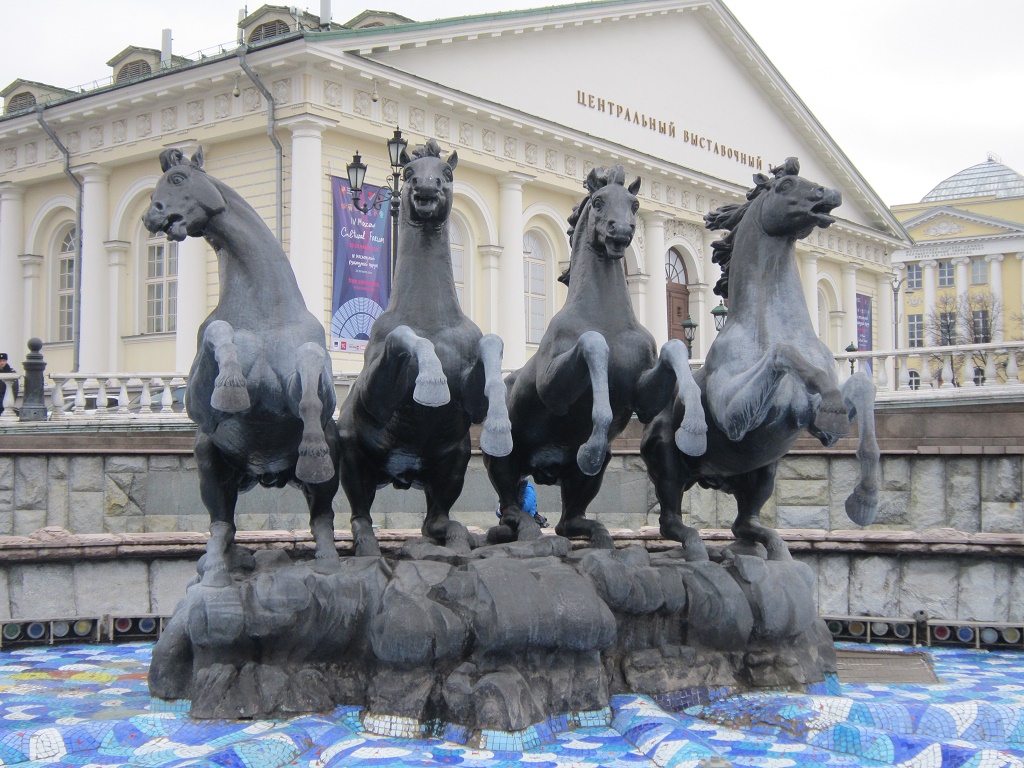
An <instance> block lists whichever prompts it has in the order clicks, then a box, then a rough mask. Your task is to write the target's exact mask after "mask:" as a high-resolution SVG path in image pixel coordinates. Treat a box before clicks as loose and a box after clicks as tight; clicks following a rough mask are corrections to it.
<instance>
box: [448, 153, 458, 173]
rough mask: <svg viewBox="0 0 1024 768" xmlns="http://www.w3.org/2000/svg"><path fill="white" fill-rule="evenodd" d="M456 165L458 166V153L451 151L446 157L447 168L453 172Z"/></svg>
mask: <svg viewBox="0 0 1024 768" xmlns="http://www.w3.org/2000/svg"><path fill="white" fill-rule="evenodd" d="M458 164H459V152H458V150H453V151H452V153H451V154H450V155H448V167H449V168H451V169H452V170H453V171H454V170H455V166H457V165H458Z"/></svg>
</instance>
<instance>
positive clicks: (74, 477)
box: [0, 453, 1024, 535]
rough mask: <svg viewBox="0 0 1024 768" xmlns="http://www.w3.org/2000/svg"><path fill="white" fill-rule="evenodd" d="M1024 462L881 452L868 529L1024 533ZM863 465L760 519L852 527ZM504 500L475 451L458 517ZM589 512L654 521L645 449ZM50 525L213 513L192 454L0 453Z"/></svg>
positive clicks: (18, 509) (1, 500)
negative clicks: (849, 511) (879, 484)
mask: <svg viewBox="0 0 1024 768" xmlns="http://www.w3.org/2000/svg"><path fill="white" fill-rule="evenodd" d="M1022 463H1024V456H1022V455H1019V454H992V455H988V454H980V453H979V454H977V455H965V454H962V453H961V454H955V455H916V454H915V455H884V456H883V457H882V472H883V477H884V487H883V496H882V504H881V511H880V513H879V516H878V519H877V521H876V523H875V524H874V525H873V526H871V528H875V529H892V530H916V531H924V530H928V529H931V528H943V527H948V528H955V529H956V530H959V531H963V532H966V533H974V532H979V531H982V532H993V533H1019V532H1022V531H1024V504H1022V498H1024V488H1022V474H1024V473H1022ZM857 471H858V468H857V462H856V459H855V458H854V457H853V456H851V455H848V454H836V453H830V454H825V453H821V454H798V455H791V456H789V457H787V458H786V459H784V460H783V461H782V462H781V463H780V465H779V471H778V476H777V480H776V484H775V493H774V495H773V496H772V498H771V499H770V500H769V502H768V503H767V504H766V505H765V507H764V510H763V512H762V518H763V519H764V521H765V522H766V523H768V524H770V525H773V526H775V527H777V528H821V529H824V530H826V531H834V530H843V529H848V528H851V527H852V524H851V523H850V521H849V520H848V519H847V518H846V514H845V511H844V506H843V505H844V502H845V500H846V497H847V495H849V493H850V491H851V489H852V488H853V485H854V483H855V482H856V477H857ZM538 496H539V503H540V508H541V511H542V512H543V513H544V514H545V515H546V516H547V517H548V518H549V519H550V520H551V522H552V523H554V522H556V521H557V518H558V510H559V508H560V506H561V503H560V500H559V496H558V489H557V488H553V487H540V488H538ZM334 506H335V510H336V514H337V518H336V524H337V526H338V527H339V528H347V527H348V515H349V509H348V503H347V501H346V500H345V498H344V494H343V493H340V492H339V494H338V497H337V498H336V500H335V505H334ZM496 506H497V498H496V496H495V493H494V491H493V490H492V488H491V486H490V483H489V482H488V480H487V475H486V472H485V471H484V468H483V462H482V460H481V459H480V457H479V456H474V457H473V459H472V460H471V464H470V469H469V472H468V473H467V476H466V484H465V488H464V490H463V493H462V496H461V497H460V498H459V501H458V503H457V504H456V506H455V508H454V516H455V517H456V518H457V519H459V520H461V521H462V522H464V523H466V524H467V525H479V526H481V527H486V526H489V525H492V524H493V522H494V509H495V507H496ZM374 510H375V514H374V522H375V523H377V524H378V525H379V526H381V527H382V528H418V527H419V526H420V524H421V523H422V521H423V515H424V511H425V502H424V499H423V493H422V492H421V491H415V490H413V491H396V490H394V489H390V488H388V489H384V490H382V491H381V492H380V493H379V494H378V497H377V502H376V504H375V505H374ZM591 514H592V515H593V516H594V517H597V518H598V519H600V520H602V521H603V522H604V523H605V524H606V525H607V526H608V527H609V528H627V529H632V530H639V529H640V528H642V527H644V526H649V525H657V521H658V506H657V500H656V498H655V497H654V492H653V487H652V486H651V484H650V483H649V481H648V480H647V475H646V471H645V469H644V464H643V461H642V460H641V459H640V458H639V457H638V456H636V455H633V454H628V453H627V454H618V455H616V456H615V457H614V458H613V459H612V462H611V464H610V465H609V468H608V471H607V473H606V475H605V480H604V485H603V486H602V488H601V492H600V494H599V495H598V497H597V499H595V501H594V503H593V504H592V505H591ZM683 514H684V520H685V521H686V522H688V523H689V524H690V525H694V526H696V527H698V528H728V527H729V526H730V525H731V524H732V521H733V519H734V518H735V514H736V505H735V502H734V501H733V499H732V497H730V496H728V495H725V494H721V493H718V492H716V491H709V490H704V489H701V488H693V489H692V490H691V491H689V492H688V493H686V494H685V495H684V497H683ZM237 524H238V528H239V529H240V530H293V529H304V528H308V516H307V512H306V505H305V501H304V499H303V498H302V495H301V493H300V492H299V491H298V490H296V489H294V488H285V489H282V490H277V489H263V488H256V489H254V490H252V491H250V492H249V493H246V494H243V495H242V496H241V497H240V498H239V504H238V509H237ZM44 526H59V527H61V528H65V529H67V530H69V531H72V532H74V533H142V532H167V531H199V532H205V531H207V530H208V528H209V518H208V516H207V513H206V510H205V509H204V508H203V506H202V504H201V502H200V500H199V481H198V476H197V473H196V466H195V460H194V459H193V458H192V456H191V455H189V454H183V455H182V454H148V455H147V454H133V455H120V454H116V453H114V454H106V455H102V454H101V455H77V454H76V455H62V454H39V455H17V454H16V455H0V535H27V534H29V533H31V532H32V531H35V530H37V529H39V528H42V527H44Z"/></svg>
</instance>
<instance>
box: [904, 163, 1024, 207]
mask: <svg viewBox="0 0 1024 768" xmlns="http://www.w3.org/2000/svg"><path fill="white" fill-rule="evenodd" d="M965 197H1024V176H1021V175H1020V174H1019V173H1017V172H1016V171H1015V170H1013V169H1011V168H1007V167H1006V166H1005V165H1003V164H1002V163H1000V162H999V161H998V160H997V159H996V158H995V157H993V156H992V155H989V157H988V160H986V161H985V162H984V163H980V164H978V165H972V166H971V167H970V168H964V169H963V170H962V171H960V172H959V173H954V174H953V175H952V176H950V177H949V178H948V179H946V180H945V181H943V182H941V183H940V184H938V185H937V186H936V187H935V188H934V189H932V191H931V192H929V193H928V194H927V195H925V196H924V197H923V198H922V199H921V202H922V203H934V202H938V201H940V200H959V199H961V198H965Z"/></svg>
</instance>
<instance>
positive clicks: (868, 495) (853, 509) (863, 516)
mask: <svg viewBox="0 0 1024 768" xmlns="http://www.w3.org/2000/svg"><path fill="white" fill-rule="evenodd" d="M877 514H878V492H877V491H865V490H864V489H863V488H860V487H859V486H858V487H856V488H854V489H853V493H851V494H850V495H849V496H848V497H847V499H846V516H847V517H848V518H850V520H852V521H853V522H855V523H856V524H857V525H871V523H873V522H874V521H875V515H877Z"/></svg>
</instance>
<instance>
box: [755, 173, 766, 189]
mask: <svg viewBox="0 0 1024 768" xmlns="http://www.w3.org/2000/svg"><path fill="white" fill-rule="evenodd" d="M769 181H770V179H769V178H768V177H767V176H765V175H764V174H763V173H755V174H754V186H757V187H763V186H764V185H765V184H767V183H768V182H769Z"/></svg>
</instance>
